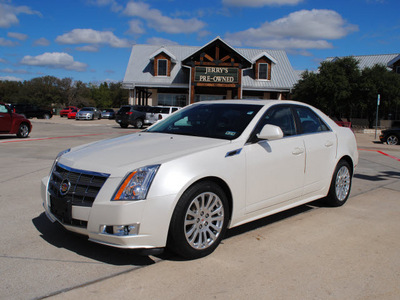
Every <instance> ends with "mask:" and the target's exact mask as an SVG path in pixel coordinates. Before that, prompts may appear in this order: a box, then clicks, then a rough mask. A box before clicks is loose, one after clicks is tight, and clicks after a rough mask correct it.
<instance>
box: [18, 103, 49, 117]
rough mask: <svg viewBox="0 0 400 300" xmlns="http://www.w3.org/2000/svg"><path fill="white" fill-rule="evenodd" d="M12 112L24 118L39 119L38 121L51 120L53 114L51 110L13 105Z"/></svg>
mask: <svg viewBox="0 0 400 300" xmlns="http://www.w3.org/2000/svg"><path fill="white" fill-rule="evenodd" d="M11 108H12V110H13V111H14V112H15V113H17V114H20V115H22V116H24V117H25V118H27V119H29V118H38V119H50V118H51V117H52V116H53V113H52V112H51V110H49V109H43V108H40V107H38V106H36V105H32V104H12V105H11Z"/></svg>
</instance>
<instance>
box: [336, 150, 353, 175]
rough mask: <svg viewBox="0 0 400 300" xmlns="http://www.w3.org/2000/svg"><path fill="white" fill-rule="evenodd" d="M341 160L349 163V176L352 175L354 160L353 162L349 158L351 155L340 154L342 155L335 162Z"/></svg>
mask: <svg viewBox="0 0 400 300" xmlns="http://www.w3.org/2000/svg"><path fill="white" fill-rule="evenodd" d="M341 161H345V162H347V163H348V164H349V165H350V172H351V176H353V175H354V162H353V160H352V159H351V157H350V156H348V155H344V156H342V157H341V158H340V159H339V160H338V162H337V164H338V163H339V162H341ZM337 164H336V165H337Z"/></svg>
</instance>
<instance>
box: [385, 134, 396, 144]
mask: <svg viewBox="0 0 400 300" xmlns="http://www.w3.org/2000/svg"><path fill="white" fill-rule="evenodd" d="M386 144H388V145H398V144H399V137H398V136H397V135H395V134H391V135H389V136H388V137H387V139H386Z"/></svg>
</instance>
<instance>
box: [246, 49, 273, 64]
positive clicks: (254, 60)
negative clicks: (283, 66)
mask: <svg viewBox="0 0 400 300" xmlns="http://www.w3.org/2000/svg"><path fill="white" fill-rule="evenodd" d="M261 57H266V58H268V59H269V60H270V61H272V62H273V63H274V64H277V61H276V60H275V58H273V57H272V56H271V55H269V54H268V53H267V52H262V53H260V54H259V55H257V56H256V57H253V59H252V61H253V64H254V63H256V62H257V60H259V59H260V58H261Z"/></svg>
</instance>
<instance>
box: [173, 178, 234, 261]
mask: <svg viewBox="0 0 400 300" xmlns="http://www.w3.org/2000/svg"><path fill="white" fill-rule="evenodd" d="M228 221H229V203H228V199H227V197H226V195H225V193H224V191H223V190H222V188H221V187H220V186H218V185H217V184H216V183H214V182H211V181H204V182H199V183H196V184H194V185H193V186H191V187H190V188H189V189H188V190H186V191H185V193H183V195H182V197H181V198H180V199H179V201H178V203H177V205H176V207H175V211H174V213H173V215H172V219H171V225H170V230H169V239H168V244H167V247H168V248H169V249H171V250H172V251H173V252H175V253H177V254H179V255H181V256H183V257H185V258H188V259H196V258H200V257H203V256H206V255H209V254H210V253H212V252H213V251H214V250H215V249H216V248H217V246H218V245H219V243H220V242H221V240H222V238H223V236H224V234H225V232H226V228H227V226H228Z"/></svg>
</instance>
